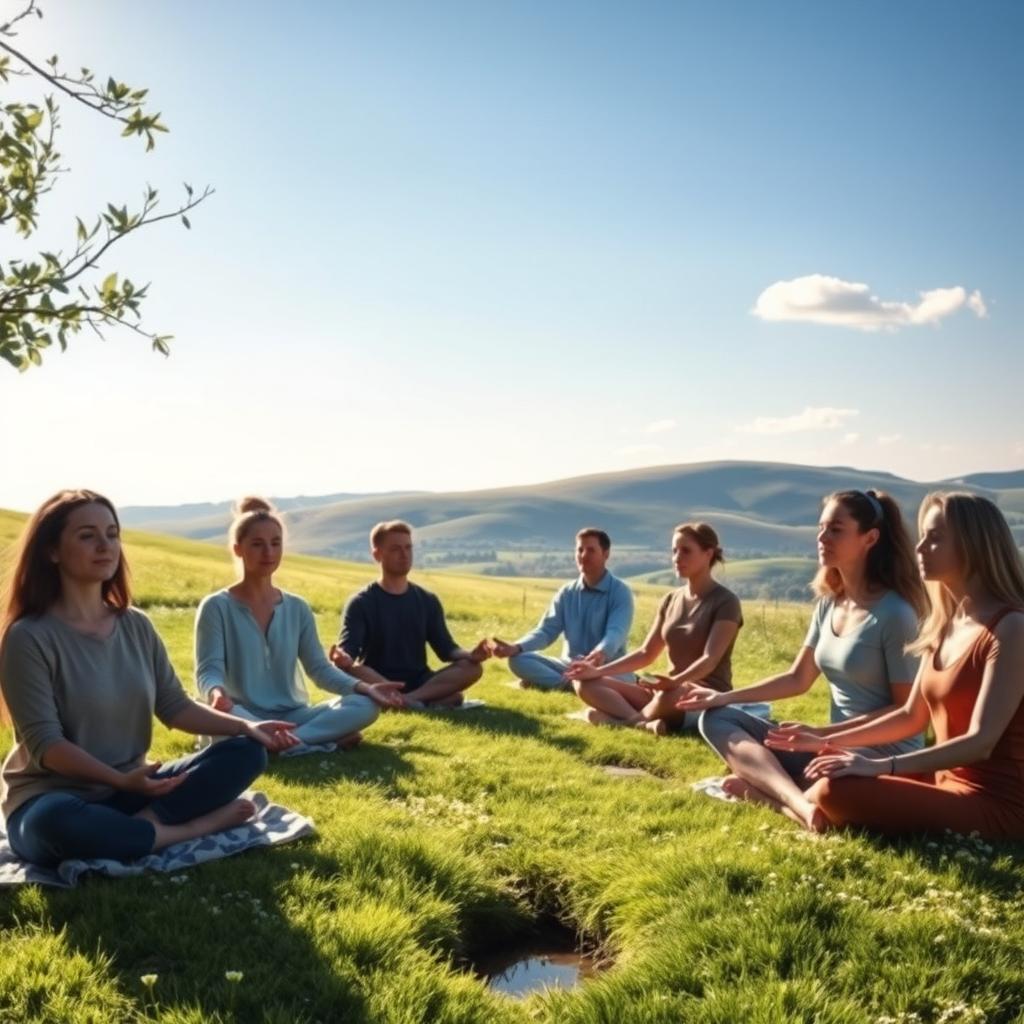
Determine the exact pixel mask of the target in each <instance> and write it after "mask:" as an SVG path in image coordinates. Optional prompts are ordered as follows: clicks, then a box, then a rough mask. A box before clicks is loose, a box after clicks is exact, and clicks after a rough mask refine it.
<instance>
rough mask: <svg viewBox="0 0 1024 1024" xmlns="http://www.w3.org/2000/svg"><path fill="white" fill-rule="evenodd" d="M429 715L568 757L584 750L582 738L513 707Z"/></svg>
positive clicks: (484, 708)
mask: <svg viewBox="0 0 1024 1024" xmlns="http://www.w3.org/2000/svg"><path fill="white" fill-rule="evenodd" d="M430 714H431V717H433V718H435V719H437V720H438V721H443V722H444V723H445V725H451V726H454V727H455V728H457V729H464V730H467V731H469V732H475V733H477V734H478V735H480V736H522V737H526V738H529V739H534V740H539V741H540V742H541V743H546V744H548V745H549V746H552V747H556V748H558V749H559V750H564V751H566V752H567V753H570V754H583V753H584V752H585V751H586V748H587V743H586V740H585V739H583V737H581V736H574V735H572V734H568V733H562V732H560V731H559V729H558V726H552V725H550V724H549V723H548V722H547V721H546V720H545V718H544V717H541V716H537V715H527V714H524V713H523V712H521V711H515V710H513V709H512V708H501V707H493V706H491V705H487V706H485V707H482V708H471V709H469V710H467V711H434V712H431V713H430ZM560 724H561V723H559V725H560Z"/></svg>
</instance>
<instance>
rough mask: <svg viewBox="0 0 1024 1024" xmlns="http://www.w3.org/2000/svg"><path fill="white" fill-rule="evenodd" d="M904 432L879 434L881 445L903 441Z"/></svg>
mask: <svg viewBox="0 0 1024 1024" xmlns="http://www.w3.org/2000/svg"><path fill="white" fill-rule="evenodd" d="M902 440H903V435H902V434H879V435H878V437H877V441H878V443H879V444H880V445H890V444H895V443H896V442H897V441H902Z"/></svg>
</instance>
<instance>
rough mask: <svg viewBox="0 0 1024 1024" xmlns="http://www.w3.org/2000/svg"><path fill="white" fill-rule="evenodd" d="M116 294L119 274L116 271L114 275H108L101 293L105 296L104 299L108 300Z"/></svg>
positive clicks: (101, 287) (102, 285)
mask: <svg viewBox="0 0 1024 1024" xmlns="http://www.w3.org/2000/svg"><path fill="white" fill-rule="evenodd" d="M116 292H117V272H116V271H115V272H114V273H113V274H108V275H107V276H106V277H105V278H104V279H103V284H101V285H100V293H101V294H102V295H103V297H104V298H107V297H108V296H110V295H113V294H115V293H116Z"/></svg>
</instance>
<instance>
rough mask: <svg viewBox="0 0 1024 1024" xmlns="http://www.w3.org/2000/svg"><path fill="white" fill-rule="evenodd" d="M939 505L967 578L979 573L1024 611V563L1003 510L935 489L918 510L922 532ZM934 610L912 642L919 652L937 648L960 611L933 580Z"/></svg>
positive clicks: (975, 497)
mask: <svg viewBox="0 0 1024 1024" xmlns="http://www.w3.org/2000/svg"><path fill="white" fill-rule="evenodd" d="M933 508H938V509H939V510H940V511H941V512H942V518H943V519H944V520H945V523H946V527H947V529H948V530H949V532H950V535H951V537H952V540H953V547H954V549H955V550H956V553H957V556H958V558H959V559H960V564H961V566H962V567H963V571H964V575H965V576H966V577H974V578H976V579H977V581H978V582H979V583H980V584H981V586H982V587H983V588H984V590H985V591H986V593H988V594H989V595H990V596H991V597H992V598H994V599H995V600H996V601H997V602H999V603H1000V604H1003V605H1009V606H1010V607H1011V608H1016V609H1024V565H1022V564H1021V557H1020V551H1018V550H1017V544H1016V542H1015V541H1014V539H1013V534H1012V533H1011V532H1010V527H1009V525H1008V524H1007V522H1006V518H1005V517H1004V516H1003V513H1002V512H1000V511H999V509H998V508H997V507H996V505H995V504H994V503H993V502H991V501H989V499H988V498H983V497H982V496H981V495H980V494H968V493H966V492H964V491H933V492H932V493H931V494H928V495H926V496H925V499H924V501H922V502H921V508H920V509H919V510H918V513H917V527H918V532H923V530H924V517H925V516H926V515H927V514H928V512H930V511H931V510H932V509H933ZM925 586H926V587H927V589H928V595H929V597H931V602H932V608H931V613H930V614H929V616H928V618H927V619H926V620H925V622H924V625H923V626H922V627H921V632H920V634H919V635H918V637H917V640H915V641H914V643H913V644H912V645H911V646H910V648H909V650H910V651H911V652H912V653H913V654H924V653H926V652H931V651H934V650H935V649H936V648H937V647H938V646H939V644H940V643H941V642H942V637H943V635H944V634H945V632H946V629H947V628H948V626H949V623H950V620H951V619H952V618H953V614H954V612H955V611H956V604H955V602H954V601H953V596H952V595H951V594H950V593H949V591H948V590H947V589H946V588H945V587H944V586H942V584H941V583H935V582H927V583H926V584H925Z"/></svg>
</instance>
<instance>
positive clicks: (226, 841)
mask: <svg viewBox="0 0 1024 1024" xmlns="http://www.w3.org/2000/svg"><path fill="white" fill-rule="evenodd" d="M245 796H247V797H248V799H250V800H252V802H253V803H254V804H256V814H255V815H254V816H253V817H252V818H250V819H249V821H247V822H245V823H244V824H242V825H239V826H238V827H237V828H232V829H228V830H227V831H225V832H216V833H214V834H213V835H208V836H202V837H201V838H199V839H190V840H188V841H187V842H184V843H175V844H174V845H173V846H168V847H166V848H165V849H163V850H160V851H159V852H158V853H151V854H150V855H149V856H148V857H142V858H141V859H139V860H133V861H119V860H102V859H97V860H66V861H63V862H62V863H61V864H58V865H57V867H56V868H41V867H37V866H36V865H35V864H29V863H28V862H26V861H23V860H19V859H18V857H17V856H16V855H15V853H14V851H13V850H12V849H11V847H10V844H9V843H8V842H7V835H6V833H4V831H3V829H2V828H0V885H24V884H25V883H27V882H37V883H39V884H40V885H55V886H59V887H61V888H64V889H70V888H73V887H74V886H75V885H77V884H78V880H79V879H80V878H81V877H82V876H83V875H85V874H87V873H89V872H92V873H95V874H100V875H107V876H108V877H110V878H128V877H130V876H133V875H141V874H142V873H143V872H145V871H162V872H172V871H183V870H184V869H186V868H191V867H194V866H195V865H196V864H205V863H206V862H207V861H211V860H219V859H220V858H221V857H233V856H234V855H235V854H236V853H241V852H242V851H243V850H251V849H253V848H254V847H259V846H276V845H277V844H278V843H290V842H292V841H293V840H295V839H300V838H301V837H302V836H308V835H312V834H313V832H314V828H313V822H312V821H311V820H310V819H309V818H304V817H303V816H302V815H301V814H296V813H295V811H290V810H288V808H287V807H282V806H281V805H280V804H272V803H271V802H270V801H269V800H268V799H267V797H266V796H265V795H264V794H263V793H246V794H245Z"/></svg>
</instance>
